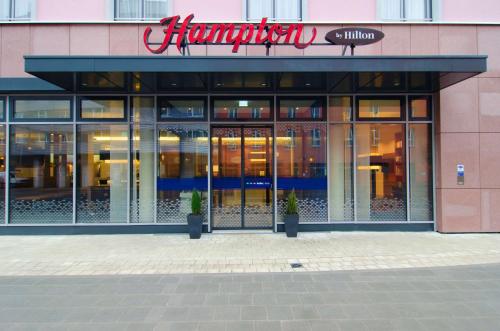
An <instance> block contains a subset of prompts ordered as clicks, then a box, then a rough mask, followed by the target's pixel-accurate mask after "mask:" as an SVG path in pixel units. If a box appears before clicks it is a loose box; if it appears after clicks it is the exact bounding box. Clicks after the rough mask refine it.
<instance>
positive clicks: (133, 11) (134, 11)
mask: <svg viewBox="0 0 500 331" xmlns="http://www.w3.org/2000/svg"><path fill="white" fill-rule="evenodd" d="M117 3H118V10H117V13H116V14H117V15H118V17H117V18H121V19H127V18H132V19H137V18H140V17H141V0H117Z"/></svg>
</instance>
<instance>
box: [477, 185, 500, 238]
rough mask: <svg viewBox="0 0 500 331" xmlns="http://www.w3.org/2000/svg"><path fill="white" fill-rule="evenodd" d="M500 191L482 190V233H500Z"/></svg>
mask: <svg viewBox="0 0 500 331" xmlns="http://www.w3.org/2000/svg"><path fill="white" fill-rule="evenodd" d="M499 201H500V190H499V189H482V190H481V231H486V232H500V203H499Z"/></svg>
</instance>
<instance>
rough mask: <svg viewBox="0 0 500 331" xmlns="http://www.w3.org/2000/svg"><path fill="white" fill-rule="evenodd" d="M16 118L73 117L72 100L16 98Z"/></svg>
mask: <svg viewBox="0 0 500 331" xmlns="http://www.w3.org/2000/svg"><path fill="white" fill-rule="evenodd" d="M14 119H15V120H23V119H24V120H28V119H71V101H70V100H69V99H67V100H57V99H48V100H40V99H25V100H23V99H15V100H14Z"/></svg>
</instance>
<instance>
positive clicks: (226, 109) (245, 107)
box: [212, 98, 273, 121]
mask: <svg viewBox="0 0 500 331" xmlns="http://www.w3.org/2000/svg"><path fill="white" fill-rule="evenodd" d="M271 110H272V99H270V98H269V99H264V98H262V99H260V98H259V99H255V98H240V99H233V98H217V99H214V100H213V104H212V119H213V120H215V121H271V120H272V119H273V118H272V111H271Z"/></svg>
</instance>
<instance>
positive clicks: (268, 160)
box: [212, 126, 273, 229]
mask: <svg viewBox="0 0 500 331" xmlns="http://www.w3.org/2000/svg"><path fill="white" fill-rule="evenodd" d="M272 139H273V138H272V129H271V128H270V127H242V126H236V127H214V128H212V226H213V228H214V229H242V228H247V229H248V228H249V229H256V228H272V225H273V185H272V172H273V171H272V155H273V143H272Z"/></svg>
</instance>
